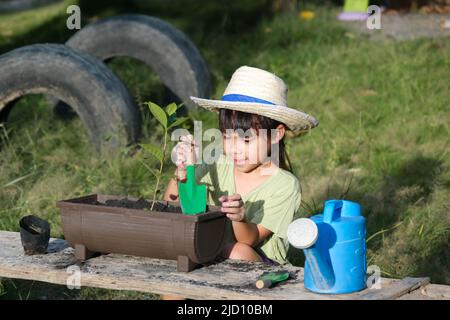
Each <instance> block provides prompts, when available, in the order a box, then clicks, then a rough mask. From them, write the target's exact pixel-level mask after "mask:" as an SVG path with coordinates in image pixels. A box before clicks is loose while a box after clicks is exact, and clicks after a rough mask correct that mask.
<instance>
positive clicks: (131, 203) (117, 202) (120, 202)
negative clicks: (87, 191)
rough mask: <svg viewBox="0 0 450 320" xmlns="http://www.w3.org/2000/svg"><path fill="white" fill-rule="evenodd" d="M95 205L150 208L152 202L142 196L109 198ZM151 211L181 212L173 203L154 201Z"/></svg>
mask: <svg viewBox="0 0 450 320" xmlns="http://www.w3.org/2000/svg"><path fill="white" fill-rule="evenodd" d="M95 204H96V205H101V206H108V207H119V208H127V209H138V210H150V208H151V206H152V203H151V202H149V201H147V200H145V199H144V198H139V199H138V200H136V201H135V200H130V199H127V198H123V199H111V200H106V201H105V202H104V203H103V202H98V201H97V202H96V203H95ZM153 211H159V212H172V213H182V211H181V207H179V206H174V205H165V204H164V203H160V202H156V203H155V205H154V206H153Z"/></svg>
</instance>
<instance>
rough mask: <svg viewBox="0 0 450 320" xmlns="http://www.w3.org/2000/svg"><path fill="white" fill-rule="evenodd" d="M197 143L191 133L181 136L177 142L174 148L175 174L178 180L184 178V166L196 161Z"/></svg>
mask: <svg viewBox="0 0 450 320" xmlns="http://www.w3.org/2000/svg"><path fill="white" fill-rule="evenodd" d="M198 150H199V148H198V145H197V143H196V142H195V140H194V137H193V136H192V135H186V136H181V137H180V139H179V142H178V143H177V145H176V146H175V148H174V152H175V158H174V159H175V160H176V161H175V164H176V166H177V171H176V176H177V179H178V180H181V181H184V180H185V179H186V167H187V166H188V165H193V164H194V163H195V162H196V159H197V157H196V154H197V153H198Z"/></svg>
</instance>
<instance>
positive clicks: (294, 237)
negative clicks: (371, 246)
mask: <svg viewBox="0 0 450 320" xmlns="http://www.w3.org/2000/svg"><path fill="white" fill-rule="evenodd" d="M288 240H289V242H290V243H291V245H292V246H293V247H295V248H298V249H303V252H304V254H305V257H306V261H305V269H304V272H305V276H304V279H305V283H304V285H305V288H306V289H308V290H310V291H313V292H318V293H350V292H355V291H360V290H362V289H364V288H365V287H366V225H365V219H364V217H363V216H362V215H361V208H360V206H359V204H357V203H355V202H351V201H347V200H328V201H326V202H325V208H324V211H323V214H318V215H315V216H312V217H311V218H310V219H306V218H301V219H297V220H295V221H293V222H292V223H291V224H290V225H289V228H288Z"/></svg>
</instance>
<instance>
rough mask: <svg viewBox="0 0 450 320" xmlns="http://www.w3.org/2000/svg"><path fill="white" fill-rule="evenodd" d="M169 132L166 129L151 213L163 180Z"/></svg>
mask: <svg viewBox="0 0 450 320" xmlns="http://www.w3.org/2000/svg"><path fill="white" fill-rule="evenodd" d="M167 131H168V129H167V128H164V145H163V156H162V160H161V164H160V166H159V173H158V176H157V177H156V186H155V191H154V192H153V202H152V206H151V207H150V211H153V206H154V205H155V202H156V193H157V192H158V187H159V181H160V180H161V175H162V171H163V165H164V160H165V159H166V148H167Z"/></svg>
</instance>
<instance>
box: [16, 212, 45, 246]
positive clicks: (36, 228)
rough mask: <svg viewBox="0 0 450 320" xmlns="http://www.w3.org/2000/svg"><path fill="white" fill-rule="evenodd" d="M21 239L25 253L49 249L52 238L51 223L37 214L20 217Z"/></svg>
mask: <svg viewBox="0 0 450 320" xmlns="http://www.w3.org/2000/svg"><path fill="white" fill-rule="evenodd" d="M19 224H20V239H21V240H22V246H23V249H24V250H25V254H27V255H32V254H43V253H45V252H46V251H47V247H48V242H49V240H50V224H49V223H48V222H47V221H45V220H42V219H41V218H38V217H36V216H33V215H31V216H26V217H23V218H22V219H20V222H19Z"/></svg>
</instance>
